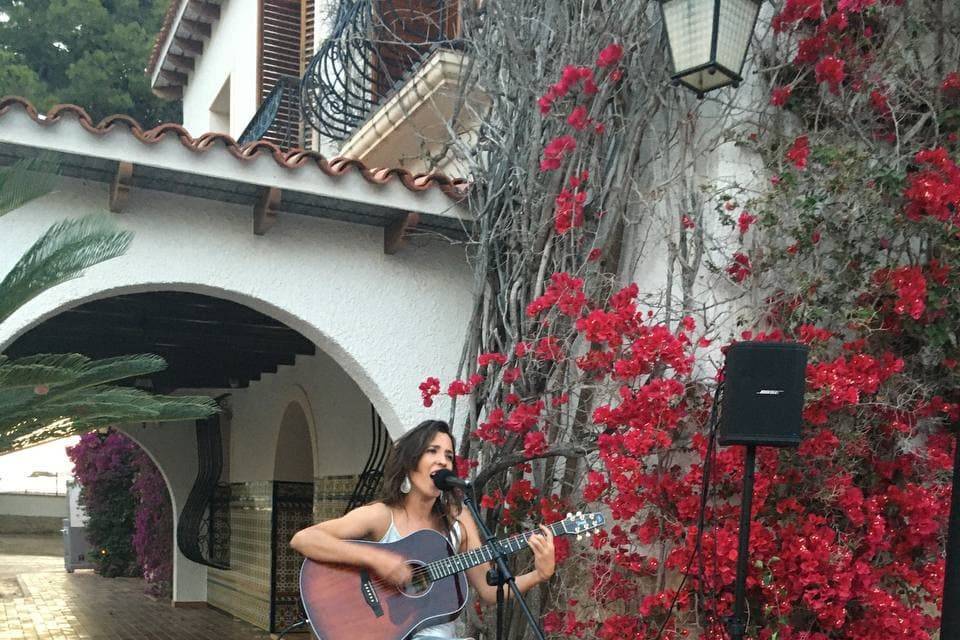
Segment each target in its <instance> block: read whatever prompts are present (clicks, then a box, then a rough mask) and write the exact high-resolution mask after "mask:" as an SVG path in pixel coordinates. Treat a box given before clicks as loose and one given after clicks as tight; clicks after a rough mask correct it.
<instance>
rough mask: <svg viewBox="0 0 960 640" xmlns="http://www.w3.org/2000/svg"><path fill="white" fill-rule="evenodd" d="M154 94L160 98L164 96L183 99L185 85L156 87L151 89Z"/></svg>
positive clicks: (166, 98) (171, 98)
mask: <svg viewBox="0 0 960 640" xmlns="http://www.w3.org/2000/svg"><path fill="white" fill-rule="evenodd" d="M151 91H153V95H155V96H157V97H158V98H163V99H164V100H182V99H183V87H180V86H177V87H174V86H169V85H168V86H165V87H154V88H153V89H151Z"/></svg>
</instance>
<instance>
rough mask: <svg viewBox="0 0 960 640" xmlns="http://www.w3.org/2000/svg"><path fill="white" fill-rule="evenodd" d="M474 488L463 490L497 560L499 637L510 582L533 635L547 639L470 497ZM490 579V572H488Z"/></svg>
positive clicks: (466, 500) (481, 531)
mask: <svg viewBox="0 0 960 640" xmlns="http://www.w3.org/2000/svg"><path fill="white" fill-rule="evenodd" d="M472 490H473V487H470V491H464V492H463V502H464V504H466V505H467V508H468V509H469V510H470V514H471V515H473V520H474V522H476V523H477V528H478V529H479V530H480V535H482V536H483V538H484V541H485V542H486V543H487V544H488V545H489V546H490V549H491V550H492V551H493V560H494V561H495V562H496V568H495V569H493V571H496V573H497V575H496V578H495V581H496V582H497V583H498V584H497V638H498V640H499V638H500V633H501V632H502V630H503V618H502V616H503V602H502V601H503V585H504V584H509V585H510V590H511V591H512V592H513V599H514V600H515V601H516V602H517V604H519V605H520V609H521V611H523V615H524V616H525V617H526V619H527V624H528V625H530V629H532V630H533V635H534V637H535V638H537V640H545V638H544V635H543V630H542V629H541V628H540V625H539V624H537V620H536V618H534V617H533V612H531V611H530V609H529V607H527V603H526V602H525V601H524V599H523V596H521V595H520V588H519V587H518V586H517V581H516V578H515V577H514V575H513V572H511V571H510V567H508V566H507V562H506V560H505V558H506V556H505V555H504V553H503V550H502V549H501V548H500V543H499V542H497V539H496V537H494V535H493V533H491V532H490V529H489V528H487V525H486V524H485V523H484V521H483V520H482V519H481V518H480V512H479V510H478V509H477V505H476V504H474V502H473V499H472V498H471V497H470V493H471V491H472ZM488 581H489V574H488Z"/></svg>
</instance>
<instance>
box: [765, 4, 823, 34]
mask: <svg viewBox="0 0 960 640" xmlns="http://www.w3.org/2000/svg"><path fill="white" fill-rule="evenodd" d="M821 14H823V2H822V0H787V2H786V4H785V5H784V7H783V11H781V12H780V13H778V14H777V15H775V16H774V17H773V21H772V22H771V24H772V25H773V30H774V31H776V32H777V33H779V32H781V31H784V30H785V29H786V28H787V27H789V26H792V25H795V24H796V23H798V22H800V21H801V20H816V19H818V18H819V17H820V16H821Z"/></svg>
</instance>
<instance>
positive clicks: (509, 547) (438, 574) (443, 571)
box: [426, 520, 565, 580]
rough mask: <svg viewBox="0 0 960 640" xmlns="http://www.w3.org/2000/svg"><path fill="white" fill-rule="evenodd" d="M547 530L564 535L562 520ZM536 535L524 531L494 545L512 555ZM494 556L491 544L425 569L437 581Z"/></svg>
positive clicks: (434, 563) (443, 559)
mask: <svg viewBox="0 0 960 640" xmlns="http://www.w3.org/2000/svg"><path fill="white" fill-rule="evenodd" d="M547 528H548V529H550V531H552V532H553V535H555V536H560V535H564V534H565V531H564V528H563V521H562V520H561V521H560V522H554V523H553V524H551V525H547ZM538 533H540V531H539V530H533V531H526V532H524V533H519V534H517V535H515V536H510V537H509V538H504V539H502V540H497V542H496V544H498V545H499V546H500V550H501V551H503V555H505V556H509V555H513V554H514V553H516V552H518V551H520V550H521V549H524V548H526V547H527V542H528V541H529V540H530V536H533V535H536V534H538ZM494 555H495V554H494V552H493V544H492V543H491V544H487V545H484V546H482V547H480V548H478V549H473V550H472V551H465V552H463V553H458V554H456V555H453V556H448V557H446V558H441V559H440V560H434V561H433V562H431V563H429V564H427V566H426V568H427V570H428V571H429V575H430V578H431V580H439V579H441V578H446V577H447V576H452V575H453V574H455V573H460V572H461V571H466V570H467V569H470V568H472V567H475V566H477V565H479V564H483V563H484V562H490V561H491V560H493V558H494Z"/></svg>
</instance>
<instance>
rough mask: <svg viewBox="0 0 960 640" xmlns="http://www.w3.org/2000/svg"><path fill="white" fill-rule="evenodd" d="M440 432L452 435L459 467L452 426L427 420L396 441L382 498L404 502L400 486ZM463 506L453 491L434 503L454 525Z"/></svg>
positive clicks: (387, 502)
mask: <svg viewBox="0 0 960 640" xmlns="http://www.w3.org/2000/svg"><path fill="white" fill-rule="evenodd" d="M438 433H445V434H447V435H448V436H450V442H451V443H452V444H453V451H454V454H453V467H454V470H456V467H457V454H456V451H457V441H456V438H454V437H453V433H451V431H450V425H449V424H447V423H446V422H444V421H443V420H424V421H423V422H421V423H420V424H418V425H417V426H416V427H414V428H413V429H411V430H410V431H408V432H407V433H405V434H403V436H401V437H400V439H398V440H397V441H396V442H395V443H394V444H393V450H392V451H391V452H390V455H389V456H388V457H387V462H386V464H385V465H384V468H383V487H382V488H381V490H380V500H381V501H382V502H383V503H384V504H385V505H387V506H388V507H400V506H402V505H403V501H404V497H405V494H404V493H402V492H401V491H400V485H401V484H402V483H403V479H404V478H406V477H407V474H408V473H410V472H411V471H413V470H414V469H416V468H417V464H419V462H420V457H421V456H422V455H423V452H424V451H426V450H427V447H429V446H430V443H431V442H432V441H433V439H434V437H436V435H437V434H438ZM462 508H463V506H462V505H461V504H460V500H459V499H458V498H457V496H456V495H454V492H453V491H444V492H442V493H441V494H440V497H439V498H437V501H436V502H434V503H433V513H435V514H436V515H438V516H439V517H440V519H441V521H442V522H443V523H444V525H446V527H447V529H448V530H449V528H450V523H452V522H453V521H454V520H456V518H457V516H458V515H460V511H461V509H462Z"/></svg>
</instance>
